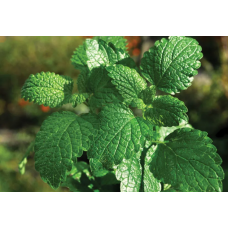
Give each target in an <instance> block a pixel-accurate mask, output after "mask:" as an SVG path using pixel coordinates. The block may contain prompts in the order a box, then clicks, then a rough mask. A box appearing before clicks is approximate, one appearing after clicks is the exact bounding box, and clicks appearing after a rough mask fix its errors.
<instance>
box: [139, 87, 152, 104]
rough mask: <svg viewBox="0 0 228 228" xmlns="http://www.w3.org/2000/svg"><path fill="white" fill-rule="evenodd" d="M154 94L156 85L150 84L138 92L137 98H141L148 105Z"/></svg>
mask: <svg viewBox="0 0 228 228" xmlns="http://www.w3.org/2000/svg"><path fill="white" fill-rule="evenodd" d="M155 94H156V87H155V86H153V85H152V86H150V87H147V88H146V89H144V90H142V91H141V93H140V94H139V98H141V99H142V100H143V102H144V103H145V104H147V105H148V104H151V103H152V101H153V99H154V97H155Z"/></svg>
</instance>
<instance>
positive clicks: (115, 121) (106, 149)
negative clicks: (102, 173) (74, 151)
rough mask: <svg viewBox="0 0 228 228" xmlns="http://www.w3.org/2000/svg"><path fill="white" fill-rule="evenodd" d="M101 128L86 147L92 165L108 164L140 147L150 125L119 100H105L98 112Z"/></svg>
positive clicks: (128, 155)
mask: <svg viewBox="0 0 228 228" xmlns="http://www.w3.org/2000/svg"><path fill="white" fill-rule="evenodd" d="M100 117H101V129H100V131H99V133H98V136H97V138H96V139H95V142H94V144H93V145H92V147H91V149H90V150H89V151H88V156H89V158H91V159H90V164H91V166H92V167H93V169H95V170H96V169H102V167H105V168H112V167H113V165H114V164H115V165H118V164H119V163H120V162H121V161H122V160H123V159H124V158H126V159H129V158H131V157H132V156H133V155H134V154H135V153H137V152H140V151H142V148H143V146H144V144H145V140H146V137H149V136H150V135H152V134H153V127H152V125H150V124H149V123H148V122H147V121H145V120H143V119H142V118H140V117H137V118H135V117H134V115H133V113H132V111H131V110H130V109H129V108H127V107H126V106H124V105H122V104H116V105H115V104H108V105H107V106H105V107H104V108H103V110H102V111H101V112H100Z"/></svg>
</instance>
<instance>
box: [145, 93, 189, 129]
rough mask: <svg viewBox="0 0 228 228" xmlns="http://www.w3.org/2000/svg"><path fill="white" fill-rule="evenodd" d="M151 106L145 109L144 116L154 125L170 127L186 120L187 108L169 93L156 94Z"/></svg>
mask: <svg viewBox="0 0 228 228" xmlns="http://www.w3.org/2000/svg"><path fill="white" fill-rule="evenodd" d="M151 106H152V108H147V109H146V111H145V113H144V116H145V118H146V119H147V120H149V121H150V122H151V123H152V124H154V125H157V126H165V127H172V126H178V125H179V124H180V123H181V122H183V121H184V122H187V121H188V116H187V115H186V112H187V111H188V109H187V108H186V106H185V105H184V102H183V101H180V100H179V99H178V98H175V97H172V96H170V95H164V96H157V97H155V98H154V99H153V101H152V102H151ZM149 107H150V106H149Z"/></svg>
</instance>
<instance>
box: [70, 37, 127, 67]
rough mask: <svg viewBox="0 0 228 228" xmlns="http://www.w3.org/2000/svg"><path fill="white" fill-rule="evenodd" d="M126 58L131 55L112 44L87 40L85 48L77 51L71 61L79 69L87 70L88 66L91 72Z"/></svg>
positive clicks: (84, 44)
mask: <svg viewBox="0 0 228 228" xmlns="http://www.w3.org/2000/svg"><path fill="white" fill-rule="evenodd" d="M126 58H129V54H128V53H126V52H125V51H124V50H122V49H119V48H116V47H115V46H114V45H113V44H112V43H109V44H107V43H106V42H105V41H104V40H98V41H97V40H92V39H87V40H86V41H85V42H84V43H83V47H79V48H78V49H76V51H75V52H74V55H73V56H72V59H71V61H72V63H73V64H74V66H75V67H76V68H77V69H85V68H86V66H88V68H89V70H92V69H93V68H97V67H100V66H109V65H113V64H115V63H117V62H119V61H121V60H123V59H126Z"/></svg>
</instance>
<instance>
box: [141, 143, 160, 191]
mask: <svg viewBox="0 0 228 228" xmlns="http://www.w3.org/2000/svg"><path fill="white" fill-rule="evenodd" d="M155 148H156V147H155V146H151V147H150V148H149V149H147V150H146V156H145V158H143V157H142V159H143V160H144V165H143V190H144V192H160V191H161V184H160V181H159V180H157V179H156V178H155V177H154V175H153V173H151V171H150V163H151V161H152V157H153V156H154V152H155Z"/></svg>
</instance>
